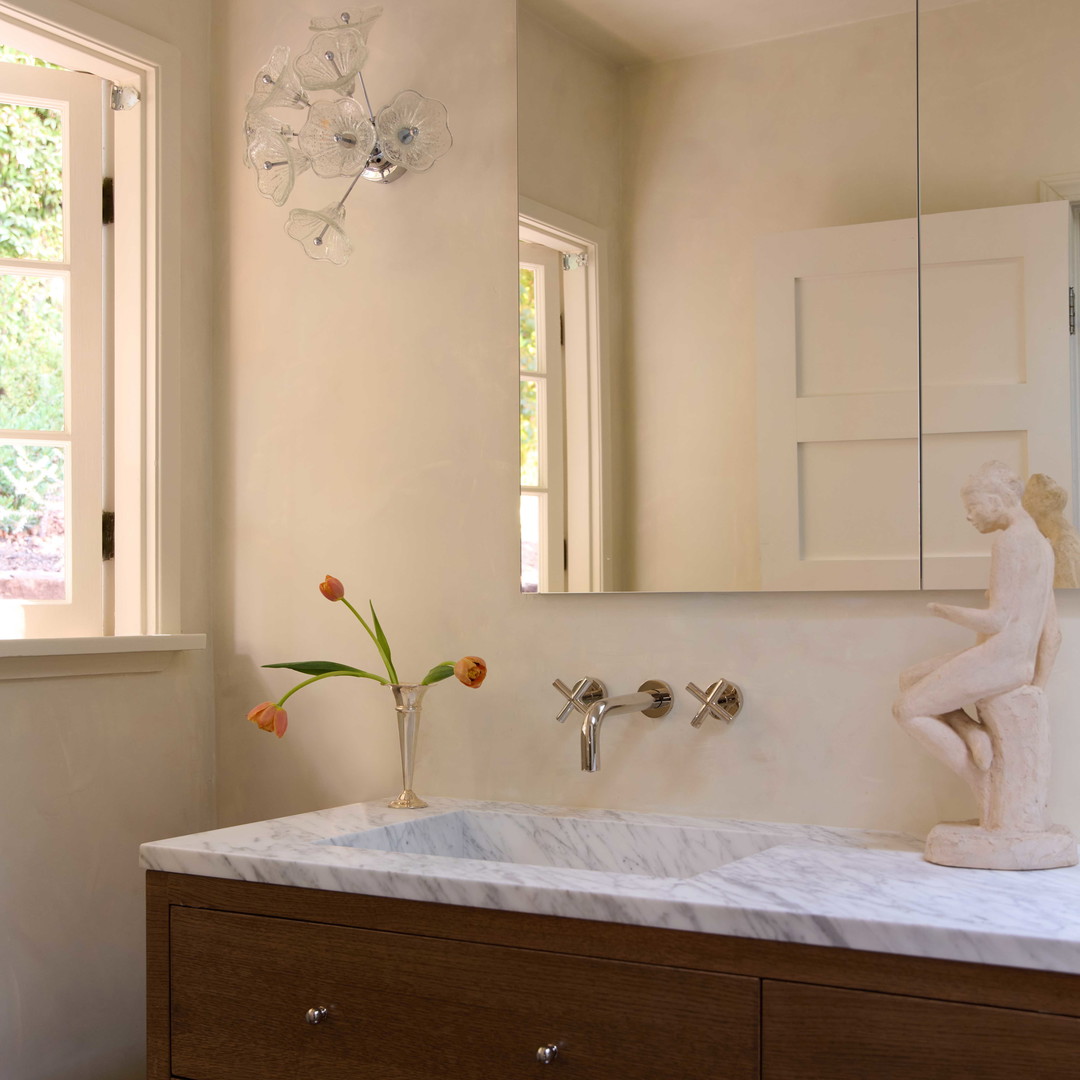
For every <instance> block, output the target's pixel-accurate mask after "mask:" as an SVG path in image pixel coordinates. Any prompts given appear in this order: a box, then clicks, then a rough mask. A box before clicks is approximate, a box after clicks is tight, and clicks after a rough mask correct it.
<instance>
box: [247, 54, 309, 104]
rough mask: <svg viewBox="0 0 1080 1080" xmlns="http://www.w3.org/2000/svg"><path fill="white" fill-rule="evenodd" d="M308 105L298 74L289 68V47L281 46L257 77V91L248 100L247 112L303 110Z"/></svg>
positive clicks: (271, 55)
mask: <svg viewBox="0 0 1080 1080" xmlns="http://www.w3.org/2000/svg"><path fill="white" fill-rule="evenodd" d="M307 104H308V98H307V94H306V93H305V92H304V88H303V87H302V86H301V85H300V80H299V79H298V78H297V77H296V72H295V71H294V70H293V69H292V68H291V67H290V66H289V47H288V46H287V45H279V46H278V47H277V48H276V49H275V50H274V51H273V52H272V53H271V54H270V59H269V60H268V61H267V62H266V63H265V64H264V65H263V66H262V67H261V68H259V71H258V74H257V75H256V76H255V89H254V91H253V92H252V95H251V97H250V98H249V99H248V103H247V111H248V112H249V113H253V112H260V111H261V110H263V109H279V108H280V109H303V108H305V107H306V106H307Z"/></svg>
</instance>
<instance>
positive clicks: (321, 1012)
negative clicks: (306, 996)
mask: <svg viewBox="0 0 1080 1080" xmlns="http://www.w3.org/2000/svg"><path fill="white" fill-rule="evenodd" d="M329 1015H330V1010H329V1009H328V1008H327V1007H326V1006H325V1005H316V1006H315V1007H314V1008H313V1009H308V1011H307V1013H306V1014H305V1015H304V1019H305V1020H306V1021H307V1022H308V1023H309V1024H321V1023H322V1022H323V1021H324V1020H325V1019H326V1018H327V1016H329Z"/></svg>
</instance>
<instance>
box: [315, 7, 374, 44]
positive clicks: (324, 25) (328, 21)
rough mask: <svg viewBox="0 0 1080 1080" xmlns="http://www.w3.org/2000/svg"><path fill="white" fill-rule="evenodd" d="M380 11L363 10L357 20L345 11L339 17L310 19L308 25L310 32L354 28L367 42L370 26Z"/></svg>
mask: <svg viewBox="0 0 1080 1080" xmlns="http://www.w3.org/2000/svg"><path fill="white" fill-rule="evenodd" d="M382 11H383V9H382V8H381V7H369V8H364V10H363V11H361V12H360V17H359V18H357V19H354V18H353V17H352V15H350V14H349V13H348V12H347V11H343V12H342V13H341V14H340V15H331V16H329V17H325V16H324V17H321V18H315V19H312V20H311V23H310V24H309V25H310V28H311V29H312V30H336V29H337V28H338V27H339V26H355V27H356V29H357V30H359V31H360V32H361V33H362V34H363V35H364V40H365V41H367V36H368V31H369V30H370V29H371V24H372V23H373V22H375V20H376V19H377V18H378V17H379V16H380V15H381V14H382Z"/></svg>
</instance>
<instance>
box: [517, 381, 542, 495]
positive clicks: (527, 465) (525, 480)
mask: <svg viewBox="0 0 1080 1080" xmlns="http://www.w3.org/2000/svg"><path fill="white" fill-rule="evenodd" d="M539 396H540V386H539V384H538V383H537V381H536V380H535V379H522V380H521V399H520V406H519V411H520V414H521V484H522V486H523V487H539V485H540V428H539V423H538V415H539V408H538V406H539Z"/></svg>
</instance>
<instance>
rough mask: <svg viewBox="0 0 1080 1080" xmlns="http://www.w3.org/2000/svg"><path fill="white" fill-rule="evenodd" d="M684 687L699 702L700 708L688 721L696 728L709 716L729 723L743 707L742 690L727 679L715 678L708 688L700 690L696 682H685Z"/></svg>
mask: <svg viewBox="0 0 1080 1080" xmlns="http://www.w3.org/2000/svg"><path fill="white" fill-rule="evenodd" d="M686 689H687V690H688V691H689V692H690V693H691V694H693V695H694V697H696V698H697V699H698V701H700V702H701V708H700V709H698V711H697V714H696V715H695V717H694V719H693V720H691V721H690V723H691V725H692V726H693V727H696V728H699V727H701V725H702V724H703V723H705V720H706V718H707V717H710V716H715V717H716V719H717V720H724V721H726V722H727V723H731V721H732V720H734V719H735V717H736V716H738V715H739V711H740V710H741V709H742V707H743V695H742V691H741V690H740V689H739V688H738V687H737V686H736V685H735V684H734V683H733V682H728V681H727V679H719V680H717V681H716V682H714V683H712V684H711V685H710V686H709V688H708V690H702V689H701V688H700V687H699V686H698V685H697V684H696V683H687V685H686Z"/></svg>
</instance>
